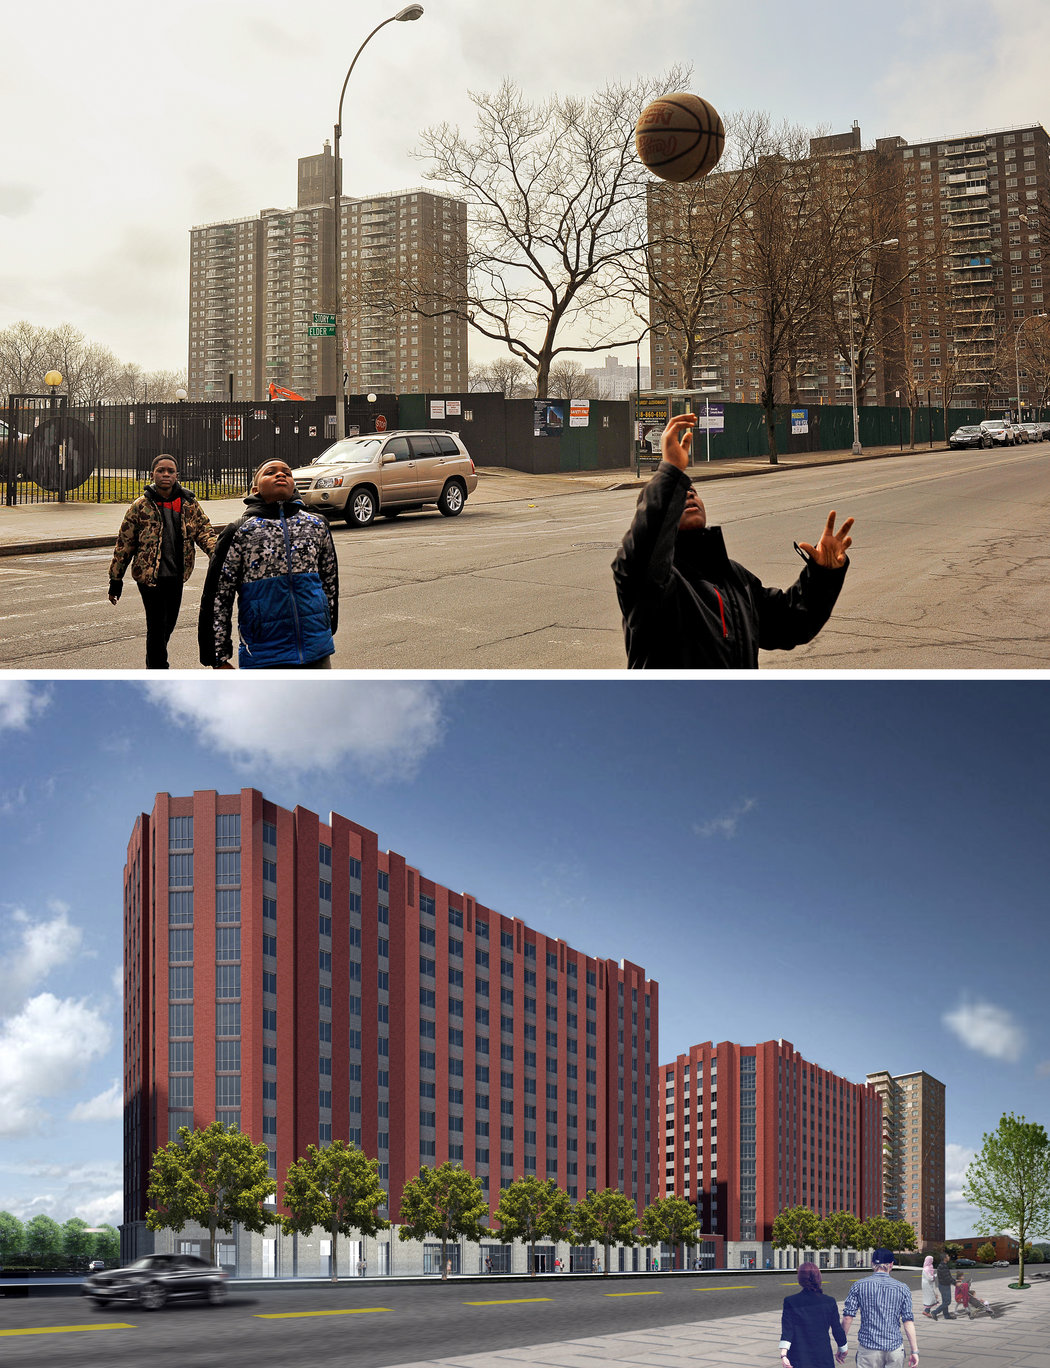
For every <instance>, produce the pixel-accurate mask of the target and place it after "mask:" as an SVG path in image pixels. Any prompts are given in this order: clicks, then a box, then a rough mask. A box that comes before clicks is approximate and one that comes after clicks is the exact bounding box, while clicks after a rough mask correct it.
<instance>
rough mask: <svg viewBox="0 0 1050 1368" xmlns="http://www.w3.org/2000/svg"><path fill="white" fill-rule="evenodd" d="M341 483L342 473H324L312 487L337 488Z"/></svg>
mask: <svg viewBox="0 0 1050 1368" xmlns="http://www.w3.org/2000/svg"><path fill="white" fill-rule="evenodd" d="M342 483H343V477H342V475H325V476H324V478H323V479H320V480H317V481H316V482H315V484H314V489H338V488H339V486H340V485H341V484H342Z"/></svg>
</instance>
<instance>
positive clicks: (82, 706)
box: [0, 677, 1050, 1235]
mask: <svg viewBox="0 0 1050 1368" xmlns="http://www.w3.org/2000/svg"><path fill="white" fill-rule="evenodd" d="M1048 687H1050V686H1048V685H1047V684H1046V683H1044V682H1039V681H1023V682H1012V683H995V682H990V681H987V682H977V683H972V682H965V683H964V682H951V681H937V682H914V683H912V682H894V681H885V682H879V683H864V682H860V681H856V682H853V681H843V682H827V681H820V682H810V681H797V680H791V681H757V680H756V681H755V682H754V683H745V682H742V681H735V682H725V683H722V682H700V683H697V682H692V683H689V682H680V683H668V682H661V681H656V680H653V681H650V682H649V683H648V684H646V685H644V686H641V685H639V684H637V683H634V682H626V681H624V682H620V681H600V682H595V681H586V682H582V681H581V682H563V683H553V682H552V683H544V682H541V681H536V682H530V683H517V682H514V681H501V680H495V681H488V682H482V681H474V682H469V683H459V684H447V683H435V682H429V683H428V682H406V681H400V682H399V681H397V680H396V679H384V680H383V681H382V682H381V683H368V682H363V681H342V680H325V681H321V680H317V681H305V680H304V681H284V680H280V681H278V680H274V679H240V678H237V677H234V678H233V679H229V680H227V679H223V678H216V679H214V680H208V681H198V680H180V681H161V682H159V683H156V684H152V685H147V684H139V683H131V682H107V683H95V682H89V681H65V680H63V681H62V682H58V683H53V684H39V683H28V682H24V681H23V682H19V681H15V680H12V681H7V682H0V869H2V871H3V876H2V882H0V1097H2V1098H3V1107H2V1108H0V1210H9V1211H13V1212H14V1213H15V1214H17V1215H18V1216H20V1217H22V1218H26V1217H29V1216H32V1215H34V1214H36V1213H37V1212H39V1211H43V1212H46V1213H47V1214H49V1215H52V1216H54V1217H55V1218H56V1219H58V1220H60V1221H62V1220H65V1219H67V1218H68V1217H70V1216H72V1215H80V1216H83V1217H85V1218H86V1219H88V1220H89V1221H92V1222H94V1221H99V1220H109V1221H113V1222H117V1221H118V1220H119V1219H120V1215H121V1207H120V1200H121V1199H120V1192H121V1120H120V1116H121V1103H122V1097H121V1082H120V1080H121V1050H122V1037H121V916H122V894H121V889H122V870H123V865H124V859H125V855H126V850H127V843H128V839H129V837H130V835H131V831H132V827H133V825H134V822H135V819H136V817H137V815H138V814H139V813H140V812H142V811H148V810H150V809H151V808H152V806H153V802H154V798H155V795H156V793H157V792H158V791H167V792H170V793H175V794H187V793H191V792H192V791H193V790H194V789H196V788H202V789H203V788H215V789H218V790H219V791H220V792H225V793H229V792H236V791H238V790H239V789H240V788H241V787H242V786H245V785H252V786H255V787H258V788H260V789H261V790H262V791H263V792H264V793H265V794H266V795H267V797H269V798H271V799H272V800H273V801H275V802H277V803H279V804H281V805H282V806H285V807H294V806H295V805H296V804H303V805H304V806H306V807H308V808H310V809H311V810H313V811H315V812H318V813H319V814H321V816H322V817H325V818H327V815H328V813H329V812H330V811H331V810H333V809H334V810H335V811H337V812H340V813H342V814H344V815H345V816H347V817H350V818H352V819H353V820H355V821H357V822H360V823H362V824H363V825H364V826H366V827H369V828H371V829H372V830H373V831H375V832H376V833H377V834H378V836H379V843H380V846H381V848H383V849H393V850H396V851H398V852H400V853H401V854H402V855H404V856H405V857H406V859H407V860H408V861H409V863H410V864H412V865H414V866H415V867H417V868H418V869H420V870H421V871H422V873H423V874H424V875H425V876H427V877H429V878H433V879H435V880H437V881H439V882H441V883H444V884H446V885H447V886H449V887H451V888H453V889H455V890H457V891H460V892H467V893H470V894H472V895H473V896H474V897H476V898H477V899H478V900H479V901H481V902H483V903H485V904H486V905H487V906H489V907H492V908H495V909H496V910H498V911H500V912H502V913H505V914H506V915H509V916H516V917H520V918H522V919H523V920H525V921H526V922H527V923H529V924H530V925H532V926H534V927H536V928H537V929H539V930H542V931H544V932H546V933H547V934H551V935H555V936H560V937H561V938H562V939H564V940H565V941H566V942H567V943H568V944H570V945H572V946H573V947H575V948H577V949H580V950H582V951H584V952H586V953H587V954H589V955H594V956H598V957H603V958H610V959H620V958H626V959H629V960H632V961H633V962H634V963H636V964H640V965H642V966H643V967H644V969H645V970H646V972H647V973H648V975H649V976H650V978H653V979H655V980H656V981H657V982H658V983H659V993H660V1013H659V1038H660V1059H661V1062H666V1061H668V1060H671V1059H673V1058H674V1057H675V1055H676V1054H678V1053H680V1052H684V1051H686V1050H688V1048H689V1046H690V1045H693V1044H699V1043H702V1042H703V1041H705V1040H713V1041H715V1042H716V1043H717V1042H718V1041H720V1040H734V1041H737V1042H739V1043H741V1044H754V1043H756V1042H758V1041H762V1040H769V1039H776V1038H778V1037H783V1038H785V1039H787V1040H790V1041H791V1042H792V1043H793V1044H794V1046H795V1048H796V1049H797V1050H799V1051H800V1052H801V1054H802V1055H803V1057H804V1058H806V1059H808V1060H811V1061H813V1062H814V1063H817V1064H819V1065H821V1066H823V1067H825V1068H828V1069H831V1070H833V1071H834V1072H836V1073H839V1074H841V1075H843V1076H844V1077H846V1078H848V1079H850V1080H852V1081H854V1082H863V1081H864V1077H865V1075H866V1074H867V1073H869V1072H874V1071H875V1070H878V1069H889V1070H890V1071H891V1072H893V1073H904V1072H909V1071H912V1070H916V1069H925V1070H927V1071H928V1072H929V1073H931V1074H933V1076H934V1077H936V1078H938V1079H940V1080H941V1081H942V1082H944V1083H945V1085H946V1087H947V1094H946V1111H947V1135H946V1140H947V1150H946V1164H947V1199H948V1218H947V1224H948V1231H947V1233H948V1234H949V1235H961V1234H966V1233H968V1232H969V1230H970V1219H971V1214H970V1213H969V1212H968V1211H967V1209H966V1207H965V1205H964V1204H963V1202H962V1200H961V1195H960V1189H961V1185H962V1178H963V1174H964V1172H965V1169H966V1165H967V1163H968V1162H969V1160H970V1158H971V1157H972V1155H973V1153H974V1151H975V1150H976V1149H977V1148H978V1147H979V1145H980V1143H981V1137H982V1134H983V1133H984V1132H985V1131H989V1130H993V1129H994V1128H995V1126H996V1125H997V1123H998V1120H999V1117H1000V1116H1001V1115H1002V1113H1003V1112H1006V1111H1016V1112H1019V1113H1024V1114H1025V1115H1027V1117H1028V1118H1029V1119H1030V1120H1033V1121H1039V1122H1041V1123H1042V1124H1044V1125H1047V1124H1048V1123H1050V1025H1048V1018H1047V1013H1046V1008H1045V1004H1046V911H1045V909H1046V889H1047V884H1048V877H1047V875H1048V869H1047V865H1048V856H1047V843H1046V832H1047V829H1048V826H1050V776H1048V773H1047V768H1046V763H1045V757H1046V754H1047V743H1048V740H1050V723H1048V721H1047V719H1048V717H1050V709H1048V707H1047V690H1048Z"/></svg>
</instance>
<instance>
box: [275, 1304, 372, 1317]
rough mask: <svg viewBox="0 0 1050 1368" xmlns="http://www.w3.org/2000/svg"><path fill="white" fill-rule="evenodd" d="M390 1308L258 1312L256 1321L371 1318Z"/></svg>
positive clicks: (360, 1307)
mask: <svg viewBox="0 0 1050 1368" xmlns="http://www.w3.org/2000/svg"><path fill="white" fill-rule="evenodd" d="M389 1310H390V1307H389V1306H355V1307H352V1308H350V1309H349V1310H346V1311H266V1312H257V1313H256V1316H255V1319H256V1320H301V1319H302V1318H303V1317H304V1316H370V1315H372V1313H373V1312H375V1311H389Z"/></svg>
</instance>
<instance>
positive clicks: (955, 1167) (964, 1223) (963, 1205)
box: [944, 1144, 976, 1238]
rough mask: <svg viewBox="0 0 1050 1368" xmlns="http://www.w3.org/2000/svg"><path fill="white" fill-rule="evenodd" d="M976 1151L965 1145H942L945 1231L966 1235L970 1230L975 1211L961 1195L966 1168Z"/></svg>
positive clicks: (950, 1233) (951, 1234) (950, 1234)
mask: <svg viewBox="0 0 1050 1368" xmlns="http://www.w3.org/2000/svg"><path fill="white" fill-rule="evenodd" d="M975 1154H976V1151H975V1150H972V1149H967V1147H966V1146H965V1145H955V1144H947V1145H945V1147H944V1219H945V1233H946V1235H947V1236H948V1237H949V1238H950V1237H952V1236H954V1235H966V1234H968V1233H969V1232H970V1229H971V1227H972V1225H973V1221H974V1217H975V1215H976V1212H975V1211H974V1209H973V1208H972V1207H971V1206H970V1205H969V1204H968V1203H967V1202H966V1200H965V1198H964V1197H963V1195H962V1190H963V1183H964V1182H965V1181H966V1170H967V1169H968V1168H969V1166H970V1161H971V1160H972V1159H973V1158H974V1157H975Z"/></svg>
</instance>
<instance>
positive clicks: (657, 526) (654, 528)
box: [612, 461, 849, 670]
mask: <svg viewBox="0 0 1050 1368" xmlns="http://www.w3.org/2000/svg"><path fill="white" fill-rule="evenodd" d="M689 486H690V480H689V477H688V475H686V474H685V472H684V471H681V470H679V469H678V467H677V466H673V465H671V463H670V462H669V461H662V462H661V463H660V465H659V467H658V468H657V471H656V474H655V475H654V476H653V478H652V479H651V480H650V481H649V483H648V484H647V485H646V487H645V489H644V490H643V491H642V494H641V497H640V498H639V500H638V511H637V512H636V513H635V515H634V521H633V522H632V523H631V526H630V528H629V530H628V532H627V535H626V536H625V537H624V539H623V545H622V546H621V547H620V550H619V551H618V553H617V555H616V559H615V560H614V561H613V566H612V568H613V577H614V579H615V580H616V593H617V596H618V598H619V600H620V611H621V612H622V613H623V633H624V640H625V642H626V646H627V664H628V667H629V668H630V669H632V670H639V669H649V670H755V669H757V668H758V652H759V648H761V649H762V650H764V651H790V650H792V649H793V648H794V647H795V646H801V645H803V644H804V643H805V642H807V641H812V640H813V638H814V637H815V636H816V635H817V633H818V632H819V631H820V629H821V628H822V627H823V626H824V624H825V623H826V622H827V620H828V618H829V617H830V616H831V610H832V609H833V608H834V606H835V600H836V599H837V598H838V596H839V590H840V589H841V588H842V581H843V580H844V579H845V576H846V568H847V566H848V565H849V561H848V560H847V562H846V565H844V566H843V567H842V568H841V569H840V570H827V569H825V568H824V567H823V566H820V565H817V564H816V563H815V562H814V561H813V560H811V559H809V558H808V557H807V559H806V565H805V568H804V569H803V571H802V574H801V575H800V576H799V578H798V580H797V581H796V582H795V584H793V585H792V586H791V588H790V589H787V590H782V589H767V588H765V586H764V585H763V584H762V582H761V580H759V579H758V578H757V576H755V575H752V574H751V572H750V571H749V570H745V569H744V567H743V566H742V565H738V564H737V563H736V561H731V560H730V559H729V557H728V555H727V554H726V548H725V542H724V541H723V539H722V530H721V528H719V527H708V528H706V529H705V530H704V531H702V532H683V533H682V534H681V535H679V532H678V521H679V519H680V518H681V516H682V510H683V509H684V508H685V496H686V493H687V492H688V490H689Z"/></svg>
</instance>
